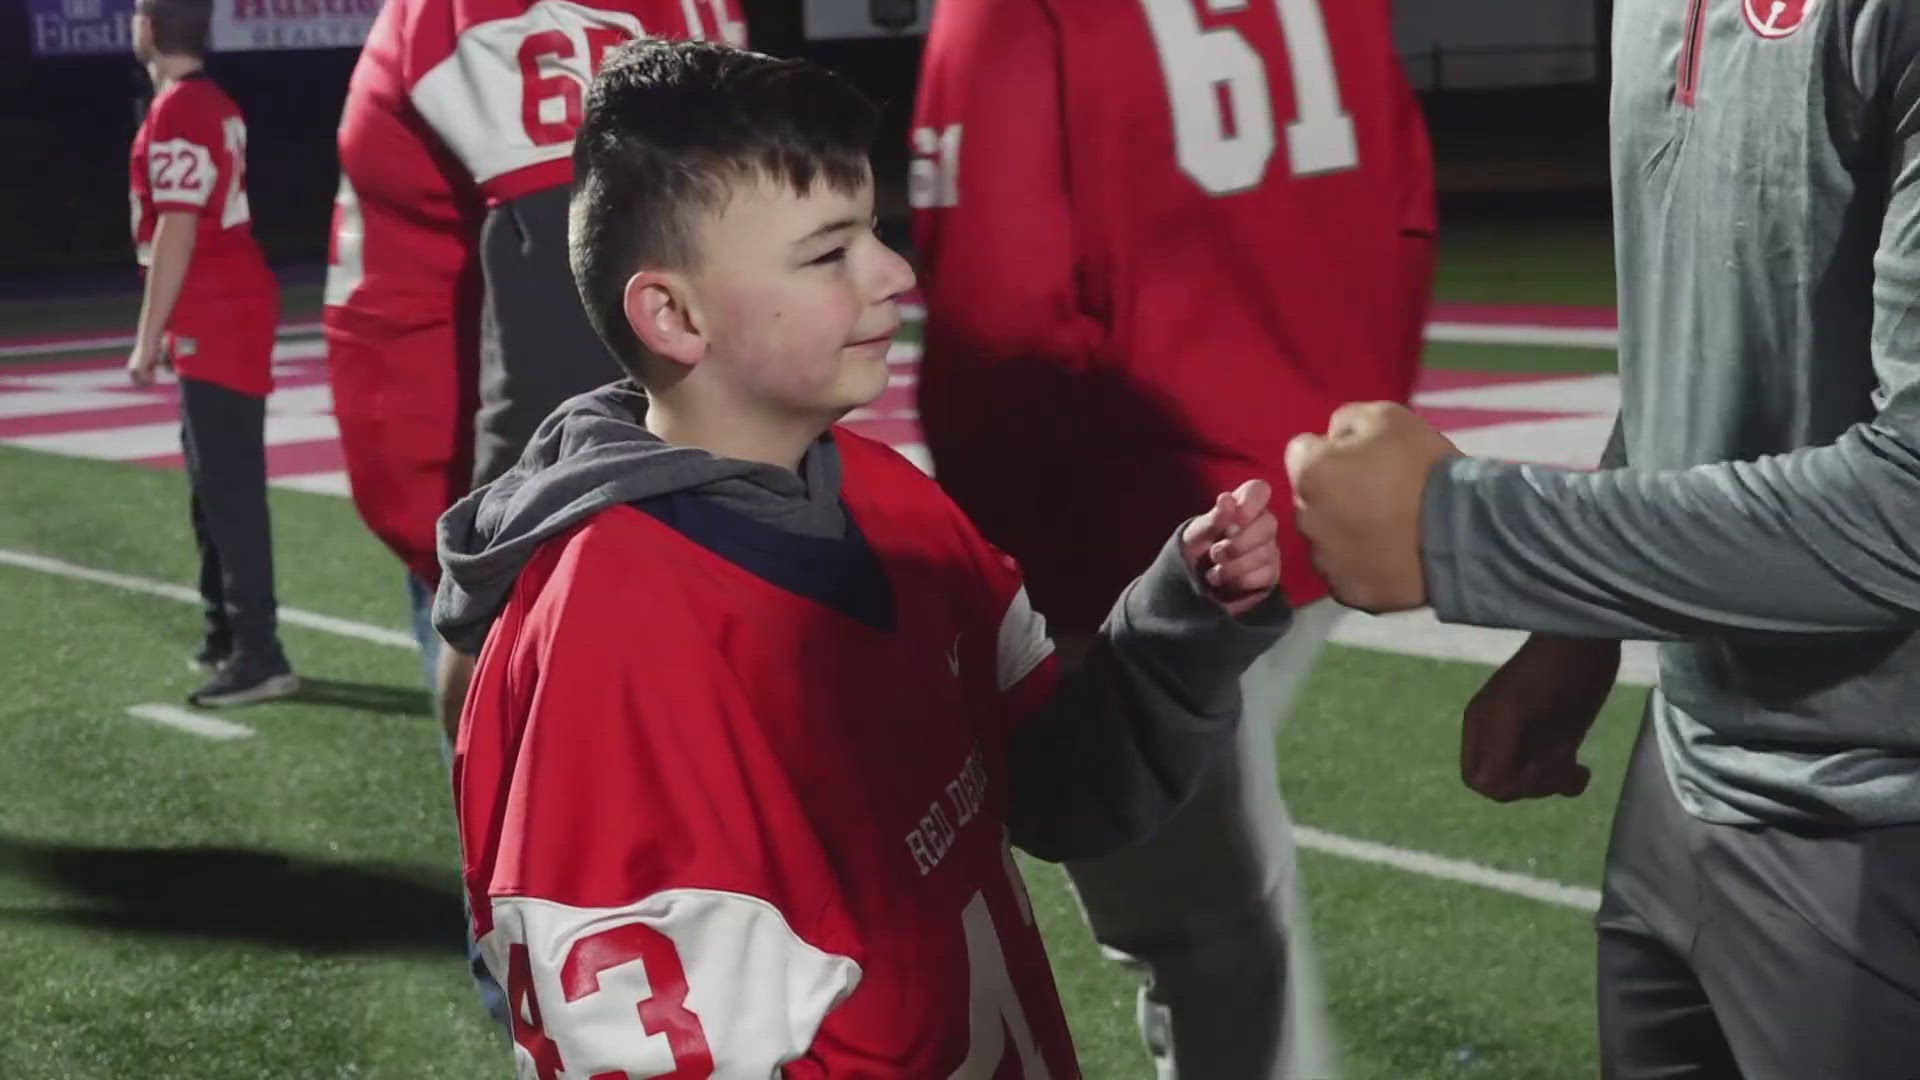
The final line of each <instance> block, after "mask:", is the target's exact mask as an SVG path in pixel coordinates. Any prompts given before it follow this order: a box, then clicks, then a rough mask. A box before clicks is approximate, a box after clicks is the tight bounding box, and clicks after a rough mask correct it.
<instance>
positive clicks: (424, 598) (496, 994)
mask: <svg viewBox="0 0 1920 1080" xmlns="http://www.w3.org/2000/svg"><path fill="white" fill-rule="evenodd" d="M407 602H408V604H409V605H411V607H412V609H413V639H414V640H415V641H417V642H419V643H420V677H421V679H423V680H424V681H425V682H426V684H427V689H428V690H429V691H431V692H433V693H434V694H435V695H438V693H439V685H438V683H439V680H438V679H437V678H436V675H437V672H438V669H439V665H440V650H441V649H442V648H444V647H445V646H444V645H443V644H442V643H441V641H440V635H439V634H438V633H437V632H435V630H434V629H433V590H431V589H429V588H427V584H426V582H424V581H421V580H420V579H419V578H417V577H414V576H413V575H412V574H408V575H407ZM439 707H440V702H439V699H438V697H437V696H436V698H435V700H434V723H435V724H438V723H439V721H440V708H439ZM440 759H441V761H443V762H444V763H445V764H446V767H447V769H448V771H449V772H451V771H452V769H453V743H452V742H451V741H449V740H448V739H447V736H446V733H445V731H442V732H441V734H440ZM460 908H461V910H462V911H463V912H465V914H466V919H465V923H466V925H465V927H464V929H465V931H466V937H467V968H468V970H469V971H471V972H472V973H473V983H474V989H475V990H476V991H477V992H478V993H479V995H480V1004H481V1005H482V1006H484V1007H485V1008H486V1010H487V1015H489V1016H491V1017H493V1019H494V1021H495V1022H496V1023H498V1024H499V1025H500V1026H501V1027H502V1028H506V1027H507V1026H508V1023H507V995H506V992H505V991H503V990H501V989H500V984H499V982H497V981H496V980H495V979H494V977H493V973H492V972H490V971H488V970H487V963H486V961H485V960H483V959H481V957H480V946H479V943H477V942H476V941H474V937H473V910H472V909H471V908H470V907H469V906H468V905H467V890H466V885H465V882H464V880H463V881H462V883H461V889H460Z"/></svg>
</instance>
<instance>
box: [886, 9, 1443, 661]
mask: <svg viewBox="0 0 1920 1080" xmlns="http://www.w3.org/2000/svg"><path fill="white" fill-rule="evenodd" d="M913 139H914V147H913V149H914V153H915V155H916V157H915V161H914V165H913V178H912V180H913V187H912V193H911V194H912V200H913V203H914V205H915V207H916V214H915V243H916V246H917V248H918V251H919V254H920V256H921V259H922V265H923V267H924V274H923V278H924V285H925V290H926V298H927V307H928V322H927V332H926V357H925V361H924V365H923V370H922V382H921V412H922V414H923V418H924V422H925V426H926V432H927V439H928V443H929V446H930V448H931V449H932V451H933V455H934V464H935V466H936V468H937V469H938V472H939V476H940V478H941V481H942V482H943V483H944V484H946V485H947V486H948V488H949V490H950V491H952V492H953V493H954V494H955V496H956V498H957V499H958V500H959V502H960V504H961V505H962V506H963V507H965V508H966V510H967V512H968V513H969V514H970V515H971V516H972V517H973V518H974V519H975V521H977V522H978V523H979V524H980V526H981V529H982V531H984V532H985V533H986V535H987V536H988V537H989V538H990V539H992V540H993V541H994V542H995V543H997V544H1000V545H1002V546H1004V547H1006V548H1007V549H1008V550H1009V551H1011V552H1013V554H1014V555H1015V556H1016V557H1018V558H1019V559H1020V561H1021V563H1022V564H1023V566H1025V568H1026V571H1027V575H1028V579H1029V581H1030V582H1031V583H1032V585H1033V589H1034V597H1035V600H1036V602H1037V603H1038V604H1039V605H1040V607H1041V609H1042V610H1044V611H1046V612H1047V613H1048V615H1049V617H1053V618H1056V619H1058V620H1060V621H1061V622H1062V623H1063V625H1066V626H1067V627H1068V628H1069V629H1071V630H1074V631H1078V632H1090V631H1092V630H1093V629H1094V628H1096V627H1097V626H1098V624H1099V621H1100V619H1101V618H1102V617H1104V615H1105V614H1106V611H1107V609H1108V605H1109V604H1111V603H1112V600H1113V597H1114V596H1115V595H1116V594H1117V593H1118V591H1119V590H1120V588H1121V587H1122V586H1123V585H1124V584H1125V582H1126V581H1127V580H1128V578H1129V577H1130V576H1131V575H1132V574H1133V573H1135V572H1137V570H1138V568H1139V567H1141V566H1144V565H1146V564H1147V562H1148V560H1149V559H1151V558H1152V556H1153V553H1154V551H1155V550H1156V548H1157V546H1158V545H1159V544H1160V543H1161V542H1163V540H1164V539H1165V537H1166V535H1167V532H1168V531H1169V530H1170V529H1172V528H1173V527H1174V526H1175V525H1176V524H1177V523H1178V522H1179V521H1180V520H1181V519H1182V518H1184V517H1185V516H1186V515H1187V514H1188V513H1189V512H1190V510H1191V508H1192V507H1195V506H1205V505H1207V503H1208V501H1209V500H1210V498H1211V497H1212V495H1213V494H1214V493H1215V492H1217V491H1223V490H1227V489H1230V488H1231V487H1233V486H1234V485H1236V484H1238V483H1240V482H1241V481H1244V480H1246V479H1249V478H1251V477H1256V476H1261V477H1265V478H1267V479H1268V480H1270V481H1272V482H1273V484H1274V486H1275V488H1276V496H1275V500H1276V505H1278V506H1286V505H1287V503H1288V499H1289V497H1290V496H1289V492H1288V487H1287V483H1286V474H1285V469H1284V467H1283V457H1284V450H1285V447H1286V444H1287V442H1288V440H1289V439H1291V438H1292V437H1293V436H1294V435H1296V434H1298V433H1300V432H1303V431H1314V432H1318V431H1323V430H1324V429H1325V426H1326V421H1327V418H1328V414H1329V413H1331V412H1332V410H1333V409H1334V408H1336V407H1338V406H1339V405H1340V404H1341V403H1343V402H1346V401H1351V400H1366V399H1383V398H1384V399H1396V400H1405V399H1406V398H1407V397H1408V396H1409V394H1410V393H1411V390H1412V386H1413V381H1414V376H1415V372H1416V368H1417V363H1418V357H1419V354H1420V344H1421V326H1422V323H1423V321H1424V316H1425V307H1426V302H1427V296H1428V289H1429V285H1430V278H1431V267H1432V257H1433V253H1432V236H1433V231H1434V211H1433V193H1432V180H1431V171H1432V170H1431V164H1430V159H1429V155H1428V149H1427V143H1426V135H1425V128H1424V125H1423V122H1422V120H1421V117H1420V114H1419V110H1418V105H1417V102H1416V101H1415V99H1414V97H1413V95H1412V92H1411V91H1410V89H1409V87H1408V86H1407V83H1406V81H1405V79H1404V76H1403V74H1402V72H1401V71H1400V69H1399V66H1398V63H1397V61H1396V59H1395V57H1394V53H1393V46H1392V40H1391V37H1390V33H1389V13H1388V4H1387V3H1386V0H1339V2H1333V0H1243V2H1240V3H1235V4H1232V5H1228V4H1209V3H1204V2H1202V0H973V2H970V3H960V4H942V5H939V6H938V7H937V8H936V11H935V14H934V20H933V26H932V31H931V34H930V37H929V39H928V43H927V51H926V59H925V68H924V71H923V74H922V79H921V84H920V91H919V97H918V103H917V115H916V118H915V121H914V132H913ZM1039 490H1045V491H1046V492H1047V496H1046V497H1047V499H1048V500H1057V499H1060V498H1065V499H1067V500H1068V501H1069V503H1070V504H1071V505H1069V506H1068V507H1067V508H1066V509H1065V510H1064V511H1062V512H1059V513H1052V514H1045V515H1039V514H1034V513H1032V511H1031V507H1032V506H1033V505H1035V503H1036V501H1037V500H1036V497H1035V492H1036V491H1039ZM1282 552H1283V556H1284V558H1285V568H1284V575H1285V586H1286V590H1287V593H1288V595H1289V597H1290V598H1291V599H1292V600H1293V602H1294V603H1296V604H1304V603H1307V602H1309V601H1311V600H1313V599H1316V598H1317V597H1319V596H1320V595H1322V594H1323V593H1324V591H1325V586H1324V584H1323V583H1321V582H1320V581H1319V580H1318V579H1317V578H1316V577H1315V575H1314V574H1313V572H1312V569H1311V565H1310V562H1309V559H1308V555H1307V551H1306V547H1305V544H1304V543H1303V542H1302V541H1301V539H1300V538H1299V537H1298V536H1296V535H1293V530H1292V529H1287V530H1285V535H1283V537H1282Z"/></svg>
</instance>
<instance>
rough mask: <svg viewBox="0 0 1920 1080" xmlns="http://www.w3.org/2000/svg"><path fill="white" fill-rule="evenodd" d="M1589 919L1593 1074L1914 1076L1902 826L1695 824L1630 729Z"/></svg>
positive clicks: (1912, 924)
mask: <svg viewBox="0 0 1920 1080" xmlns="http://www.w3.org/2000/svg"><path fill="white" fill-rule="evenodd" d="M1597 922H1598V927H1599V932H1600V949H1599V962H1600V972H1599V974H1600V1050H1601V1074H1602V1076H1603V1077H1606V1078H1608V1080H1915V1078H1916V1077H1920V826H1914V825H1903V826H1896V827H1887V828H1878V829H1850V830H1834V829H1825V830H1811V829H1785V828H1777V827H1743V826H1733V825H1713V824H1709V823H1707V822H1704V821H1701V820H1700V819H1698V818H1695V817H1694V816H1692V815H1691V814H1689V813H1687V811H1686V810H1685V809H1684V808H1683V807H1681V805H1680V804H1679V802H1678V800H1677V799H1676V798H1675V796H1674V793H1673V787H1672V785H1671V784H1670V783H1669V781H1668V780H1667V775H1666V769H1665V766H1664V764H1663V763H1662V761H1661V757H1660V752H1659V746H1658V743H1657V740H1656V738H1655V737H1654V734H1653V732H1652V730H1651V728H1643V729H1642V731H1641V734H1640V742H1639V745H1638V746H1636V747H1635V749H1634V756H1633V762H1632V765H1631V766H1630V768H1629V770H1628V773H1627V781H1626V786H1625V788H1624V790H1623V791H1622V793H1621V798H1620V809H1619V812H1618V814H1617V816H1616V817H1615V819H1614V830H1613V843H1612V847H1611V849H1610V851H1609V852H1608V856H1607V873H1606V885H1605V889H1604V892H1603V899H1602V901H1601V905H1600V914H1599V918H1598V920H1597Z"/></svg>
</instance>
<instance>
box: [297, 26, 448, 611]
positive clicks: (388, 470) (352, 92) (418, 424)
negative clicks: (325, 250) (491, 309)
mask: <svg viewBox="0 0 1920 1080" xmlns="http://www.w3.org/2000/svg"><path fill="white" fill-rule="evenodd" d="M423 6H424V5H422V4H421V3H418V2H416V0H392V2H390V3H388V4H387V5H386V6H385V7H383V8H381V10H380V14H379V16H378V17H377V18H376V19H375V20H374V24H373V28H372V30H371V31H370V32H369V34H368V37H367V43H366V46H365V47H364V48H363V49H362V50H361V52H360V59H359V61H358V63H356V64H355V65H354V69H353V78H352V81H351V82H350V83H349V84H348V87H347V100H346V107H345V109H344V110H343V112H342V114H341V118H340V133H339V147H340V191H339V195H338V197H337V198H336V200H335V202H334V216H333V238H332V244H331V252H330V259H329V265H328V267H327V288H326V304H327V306H326V312H325V315H324V322H325V326H326V335H327V366H328V370H329V373H330V376H331V381H332V384H333V397H334V406H335V408H334V411H335V413H336V414H337V415H338V417H339V420H340V441H341V445H342V447H343V448H344V450H345V452H346V459H347V474H348V478H349V480H350V481H351V483H352V488H353V499H354V505H355V506H356V507H357V508H358V509H359V511H360V516H361V517H362V518H363V519H364V520H365V521H366V523H367V525H368V527H369V528H370V529H372V530H373V532H374V534H375V535H377V536H379V537H380V538H381V539H382V540H383V541H385V542H386V544H387V546H388V547H389V548H391V549H392V550H393V551H394V553H395V554H397V555H398V556H399V557H400V559H401V561H403V562H405V563H406V564H407V567H408V569H410V570H411V571H413V573H415V574H416V575H418V576H420V577H421V578H422V579H423V580H425V581H427V582H429V583H432V582H437V581H438V580H439V574H440V568H439V562H438V560H437V559H436V557H435V555H434V523H435V521H437V520H438V519H439V516H440V514H441V512H442V511H444V510H445V509H446V508H447V507H448V506H449V505H451V504H452V502H453V500H454V499H456V498H458V497H459V496H460V495H461V494H462V493H463V492H465V491H466V489H467V484H468V480H469V478H470V477H471V475H472V461H473V435H472V431H473V426H472V414H473V408H474V404H473V400H474V397H475V382H474V380H475V375H474V372H475V369H476V367H477V365H478V352H477V350H478V343H479V310H480V278H479V263H478V259H477V258H476V254H475V249H476V247H477V245H478V241H479V232H480V222H481V216H482V214H483V213H484V206H483V204H482V203H481V199H480V194H479V191H478V189H477V188H476V187H475V186H474V184H473V181H472V179H471V178H470V177H469V176H468V175H467V173H466V169H465V167H464V166H462V165H461V164H460V162H459V161H458V160H457V159H455V158H454V157H453V155H452V153H451V152H449V151H448V150H447V149H446V147H445V146H444V145H443V144H442V143H441V141H440V139H439V137H438V136H437V135H435V134H434V132H433V130H432V128H431V127H429V126H428V125H427V123H426V121H425V120H424V119H422V118H421V117H420V115H419V113H417V112H415V111H414V108H413V103H412V101H411V100H409V98H408V96H407V82H406V78H405V71H404V59H405V53H406V48H405V40H404V33H405V31H406V25H407V20H408V19H409V18H412V17H416V16H417V14H418V12H419V11H420V10H421V8H422V7H423Z"/></svg>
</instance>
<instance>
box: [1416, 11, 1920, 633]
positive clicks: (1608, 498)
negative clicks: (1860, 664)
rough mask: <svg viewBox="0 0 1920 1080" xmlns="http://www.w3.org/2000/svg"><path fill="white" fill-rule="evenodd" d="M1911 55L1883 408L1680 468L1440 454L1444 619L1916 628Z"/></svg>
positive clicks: (1434, 481) (1900, 74)
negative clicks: (1809, 440)
mask: <svg viewBox="0 0 1920 1080" xmlns="http://www.w3.org/2000/svg"><path fill="white" fill-rule="evenodd" d="M1908 21H1912V20H1908ZM1904 32H1905V31H1903V33H1904ZM1902 49H1904V52H1905V54H1904V56H1903V58H1901V59H1900V60H1899V61H1898V62H1897V66H1895V65H1893V64H1889V65H1888V67H1889V69H1891V71H1892V75H1893V76H1894V79H1895V83H1896V85H1895V87H1894V89H1893V91H1892V92H1891V93H1890V94H1889V95H1888V98H1889V102H1890V104H1889V105H1888V106H1887V107H1888V108H1891V109H1892V113H1891V116H1890V119H1889V124H1890V126H1891V128H1892V131H1891V133H1890V135H1891V138H1890V145H1891V146H1892V149H1893V160H1892V162H1891V164H1890V168H1891V170H1892V183H1891V186H1890V189H1889V194H1888V201H1887V209H1886V212H1885V216H1884V221H1883V225H1882V228H1881V235H1880V242H1879V247H1878V250H1877V252H1876V254H1875V257H1874V275H1875V276H1874V284H1873V290H1874V295H1873V303H1874V324H1873V335H1872V354H1873V364H1874V370H1875V375H1876V376H1877V379H1878V383H1879V387H1878V390H1877V391H1875V393H1874V396H1873V404H1874V407H1875V408H1876V409H1877V415H1875V416H1874V417H1873V418H1872V419H1871V420H1869V421H1867V422H1864V423H1861V424H1857V425H1855V426H1854V427H1852V428H1851V429H1849V430H1847V431H1846V432H1845V433H1843V434H1842V435H1841V436H1840V437H1839V438H1838V439H1837V440H1836V441H1835V442H1833V443H1832V444H1830V445H1826V446H1818V447H1810V448H1807V449H1803V450H1798V451H1795V452H1792V453H1789V454H1785V455H1782V456H1778V457H1771V458H1763V459H1761V460H1758V461H1752V462H1731V463H1723V464H1713V465H1704V466H1700V467H1698V468H1693V469H1688V470H1684V471H1675V472H1663V473H1653V472H1641V471H1635V470H1632V469H1617V470H1614V471H1610V472H1603V473H1599V474H1591V475H1588V474H1580V473H1573V472H1566V471H1561V470H1553V469H1545V468H1537V467H1531V466H1521V465H1506V464H1498V463H1494V462H1489V461H1478V460H1472V459H1464V458H1460V459H1453V460H1450V461H1446V462H1443V463H1441V464H1440V465H1439V466H1437V467H1436V468H1435V469H1434V471H1433V473H1432V474H1431V476H1430V477H1429V480H1428V485H1427V493H1426V498H1425V502H1424V504H1423V507H1422V514H1421V532H1422V538H1421V546H1422V555H1423V559H1424V562H1425V565H1426V568H1427V577H1428V590H1429V592H1430V594H1431V598H1432V601H1433V605H1434V609H1435V612H1436V613H1437V614H1438V615H1439V616H1440V617H1441V618H1442V619H1445V620H1448V621H1453V622H1467V623H1477V624H1480V625H1485V626H1504V627H1514V628H1518V629H1525V630H1533V631H1538V632H1545V633H1554V634H1564V635H1570V636H1586V637H1602V638H1653V639H1663V640H1675V639H1686V638H1741V639H1748V638H1756V637H1757V638H1762V639H1775V638H1778V637H1781V636H1800V635H1829V634H1846V633H1865V632H1874V631H1885V630H1890V629H1896V628H1900V627H1904V626H1912V625H1916V624H1920V77H1916V67H1915V64H1914V60H1913V57H1914V56H1915V54H1916V52H1917V51H1920V50H1915V49H1914V48H1913V47H1912V46H1911V44H1909V45H1904V46H1902ZM1616 434H1617V432H1616ZM1622 456H1624V455H1622Z"/></svg>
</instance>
